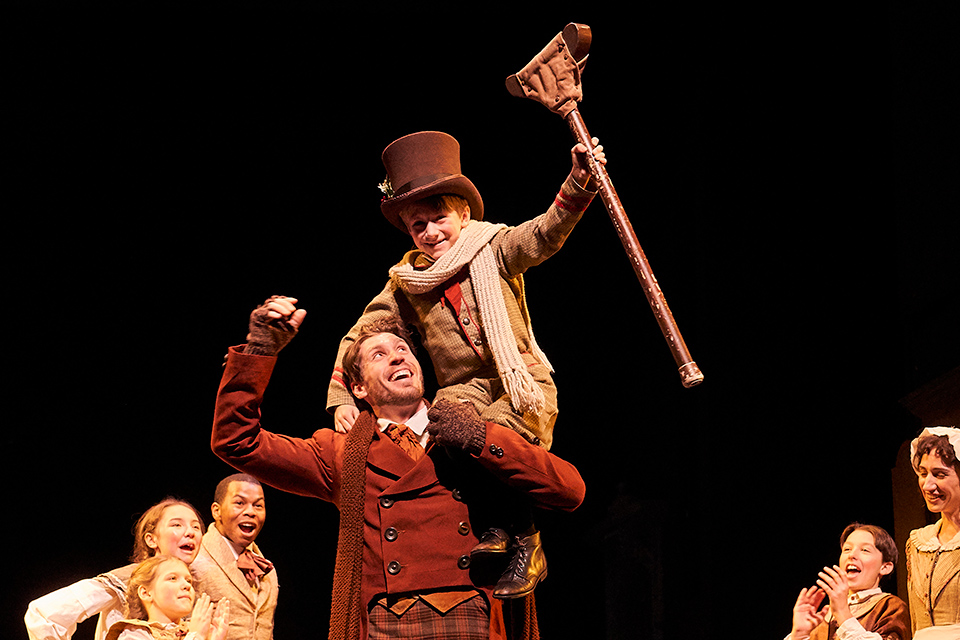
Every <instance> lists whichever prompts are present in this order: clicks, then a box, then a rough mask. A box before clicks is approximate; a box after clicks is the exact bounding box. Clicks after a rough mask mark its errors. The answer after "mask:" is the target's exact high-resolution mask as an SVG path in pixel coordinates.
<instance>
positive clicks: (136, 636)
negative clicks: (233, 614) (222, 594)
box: [107, 555, 230, 640]
mask: <svg viewBox="0 0 960 640" xmlns="http://www.w3.org/2000/svg"><path fill="white" fill-rule="evenodd" d="M193 585H194V578H193V574H191V573H190V567H189V566H188V565H187V564H186V563H185V562H184V561H183V560H181V559H179V558H176V557H172V556H165V555H157V556H153V557H152V558H150V559H148V560H145V561H143V562H141V563H140V565H139V566H138V567H137V568H136V570H135V571H134V572H133V575H132V576H130V583H129V584H128V586H127V594H128V596H127V603H128V604H127V616H128V619H126V620H122V621H120V622H117V623H116V624H114V625H113V626H112V627H111V628H110V632H109V633H108V634H107V640H224V639H225V638H226V636H227V626H228V616H229V609H230V603H229V602H228V601H226V600H222V601H220V602H219V603H217V604H214V603H211V602H210V597H209V596H208V595H206V594H203V595H201V596H200V597H196V590H195V589H194V586H193ZM188 618H189V620H187V619H188ZM184 634H186V635H184Z"/></svg>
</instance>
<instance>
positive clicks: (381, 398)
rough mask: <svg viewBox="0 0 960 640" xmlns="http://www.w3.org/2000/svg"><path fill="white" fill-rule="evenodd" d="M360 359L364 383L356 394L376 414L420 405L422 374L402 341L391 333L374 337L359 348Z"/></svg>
mask: <svg viewBox="0 0 960 640" xmlns="http://www.w3.org/2000/svg"><path fill="white" fill-rule="evenodd" d="M359 359H360V370H361V371H362V372H363V381H362V382H355V383H353V385H352V390H353V394H354V395H355V396H356V397H357V398H359V399H361V400H366V401H367V402H368V403H370V406H371V407H373V408H374V411H375V412H377V410H378V408H381V407H388V406H409V405H412V404H419V403H420V401H421V399H422V398H423V372H422V371H421V369H420V363H419V362H418V361H417V358H416V357H415V356H414V355H413V353H412V351H411V349H410V346H409V345H408V344H407V343H406V341H405V340H404V339H403V338H400V337H399V336H395V335H394V334H392V333H378V334H376V335H373V336H371V337H369V338H367V339H366V340H364V341H363V344H362V345H360V358H359ZM377 413H378V415H379V412H377Z"/></svg>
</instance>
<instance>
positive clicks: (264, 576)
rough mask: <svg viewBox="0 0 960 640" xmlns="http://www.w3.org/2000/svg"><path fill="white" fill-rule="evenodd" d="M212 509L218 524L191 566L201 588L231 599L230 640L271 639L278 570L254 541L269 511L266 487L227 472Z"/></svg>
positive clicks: (215, 524)
mask: <svg viewBox="0 0 960 640" xmlns="http://www.w3.org/2000/svg"><path fill="white" fill-rule="evenodd" d="M210 510H211V512H212V513H213V523H212V524H211V525H210V528H209V529H208V530H207V532H206V533H205V534H204V536H203V541H202V543H201V545H200V553H199V554H197V559H196V560H194V561H193V564H192V565H190V566H191V568H192V569H193V571H194V572H195V573H196V574H197V577H198V578H199V580H200V590H201V591H203V592H204V593H206V594H207V595H209V596H210V598H211V599H212V600H214V601H220V600H222V599H227V600H229V601H230V629H229V630H228V631H227V640H270V639H271V638H273V615H274V612H275V611H276V608H277V595H278V592H277V590H278V584H277V572H276V571H274V570H273V565H272V564H271V563H270V562H269V561H268V560H266V559H265V558H264V557H263V555H261V553H260V549H259V548H258V547H257V545H256V544H255V542H254V541H255V540H256V539H257V536H258V535H259V534H260V530H261V529H262V528H263V523H264V520H265V519H266V515H267V510H266V504H265V502H264V496H263V486H261V484H260V481H259V480H257V479H256V478H254V477H253V476H250V475H247V474H243V473H237V474H234V475H231V476H227V477H226V478H224V479H223V480H221V481H220V483H219V484H218V485H217V489H216V491H215V493H214V500H213V504H212V505H211V506H210Z"/></svg>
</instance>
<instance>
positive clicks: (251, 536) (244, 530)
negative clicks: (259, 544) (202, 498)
mask: <svg viewBox="0 0 960 640" xmlns="http://www.w3.org/2000/svg"><path fill="white" fill-rule="evenodd" d="M212 512H213V519H214V521H215V522H216V524H217V529H218V530H219V531H220V533H221V534H223V536H224V537H226V538H227V539H229V540H230V541H231V542H233V543H234V545H236V546H238V547H242V548H246V547H248V546H250V545H251V544H252V543H253V541H254V540H256V539H257V535H259V533H260V529H262V528H263V521H264V520H265V519H266V517H267V507H266V504H265V502H264V499H263V487H261V486H260V485H258V484H253V483H252V482H239V481H234V482H231V483H230V486H229V488H228V489H227V493H226V495H225V496H224V498H223V502H220V503H219V504H218V503H216V502H214V503H213V507H212Z"/></svg>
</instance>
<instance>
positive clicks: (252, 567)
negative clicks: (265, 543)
mask: <svg viewBox="0 0 960 640" xmlns="http://www.w3.org/2000/svg"><path fill="white" fill-rule="evenodd" d="M237 568H238V569H240V571H241V572H243V577H245V578H246V579H247V582H249V583H250V586H251V587H254V586H256V584H257V580H259V579H260V578H262V577H263V576H265V575H267V574H268V573H270V572H271V571H273V563H272V562H270V561H269V560H267V559H266V558H263V557H261V556H258V555H255V554H254V553H253V552H252V551H250V549H244V550H243V553H241V554H240V555H239V556H238V557H237Z"/></svg>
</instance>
